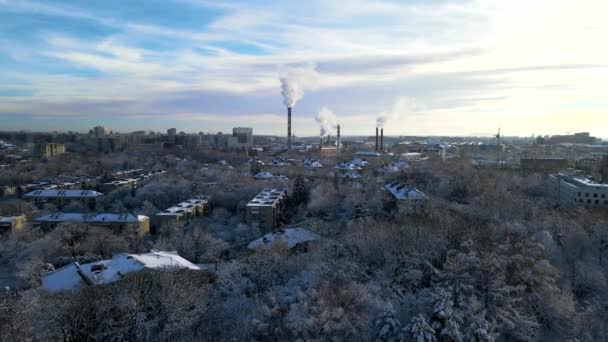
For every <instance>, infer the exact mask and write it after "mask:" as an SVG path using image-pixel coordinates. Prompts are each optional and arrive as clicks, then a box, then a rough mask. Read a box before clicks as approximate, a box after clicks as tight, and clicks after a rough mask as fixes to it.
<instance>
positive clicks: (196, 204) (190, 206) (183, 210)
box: [152, 195, 209, 230]
mask: <svg viewBox="0 0 608 342" xmlns="http://www.w3.org/2000/svg"><path fill="white" fill-rule="evenodd" d="M208 211H209V197H208V196H204V195H200V196H196V197H193V198H190V199H188V200H185V201H183V202H181V203H178V204H176V205H174V206H172V207H170V208H167V209H165V210H163V211H161V212H159V213H158V214H156V215H154V218H153V219H152V226H153V228H155V229H158V228H161V227H164V226H167V225H171V224H177V223H186V222H189V221H191V220H192V219H194V218H196V217H200V216H203V214H204V213H205V212H208ZM153 230H154V229H153Z"/></svg>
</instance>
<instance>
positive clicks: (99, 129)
mask: <svg viewBox="0 0 608 342" xmlns="http://www.w3.org/2000/svg"><path fill="white" fill-rule="evenodd" d="M93 134H94V135H95V137H97V138H101V137H103V136H105V135H106V134H107V131H106V128H105V127H104V126H95V127H93Z"/></svg>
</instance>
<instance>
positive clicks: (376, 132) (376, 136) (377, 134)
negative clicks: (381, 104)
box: [376, 127, 378, 151]
mask: <svg viewBox="0 0 608 342" xmlns="http://www.w3.org/2000/svg"><path fill="white" fill-rule="evenodd" d="M376 151H378V127H376Z"/></svg>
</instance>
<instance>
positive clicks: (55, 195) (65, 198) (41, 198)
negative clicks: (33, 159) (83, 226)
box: [23, 190, 103, 210]
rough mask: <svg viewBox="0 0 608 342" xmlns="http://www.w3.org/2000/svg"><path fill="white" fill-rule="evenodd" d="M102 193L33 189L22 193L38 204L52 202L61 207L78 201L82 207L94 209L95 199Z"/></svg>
mask: <svg viewBox="0 0 608 342" xmlns="http://www.w3.org/2000/svg"><path fill="white" fill-rule="evenodd" d="M102 196H103V194H102V193H100V192H97V191H93V190H34V191H32V192H28V193H27V194H25V195H23V198H25V199H27V200H31V201H34V203H36V204H37V205H38V206H41V205H42V204H44V203H54V204H55V205H56V206H57V208H59V209H61V208H63V206H64V205H66V204H67V203H70V202H79V203H81V204H82V205H83V207H85V208H88V209H90V210H95V205H96V204H97V200H98V199H100V198H101V197H102Z"/></svg>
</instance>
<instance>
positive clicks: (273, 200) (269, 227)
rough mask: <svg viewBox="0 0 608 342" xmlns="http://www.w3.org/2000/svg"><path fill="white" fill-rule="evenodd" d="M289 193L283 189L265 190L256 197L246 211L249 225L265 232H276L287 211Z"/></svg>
mask: <svg viewBox="0 0 608 342" xmlns="http://www.w3.org/2000/svg"><path fill="white" fill-rule="evenodd" d="M286 200H287V192H286V191H285V190H282V189H264V190H262V192H260V193H259V194H258V195H257V196H255V197H254V198H253V199H252V200H251V201H250V202H249V203H248V204H247V207H246V209H245V220H246V221H247V224H249V225H251V226H254V227H258V228H260V230H262V231H263V232H269V231H274V230H275V229H276V228H277V227H278V226H279V222H280V219H281V217H282V215H283V212H284V210H285V202H286Z"/></svg>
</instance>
